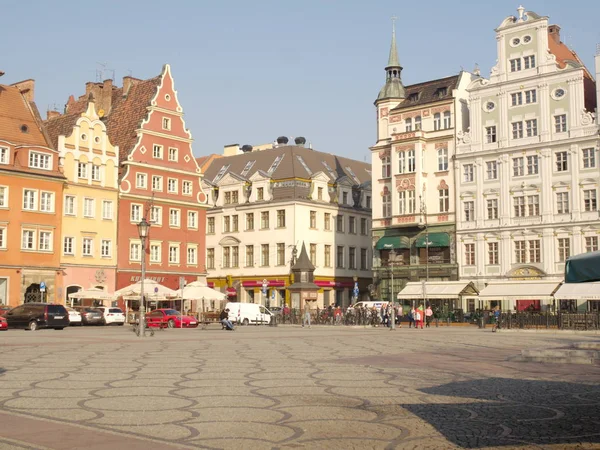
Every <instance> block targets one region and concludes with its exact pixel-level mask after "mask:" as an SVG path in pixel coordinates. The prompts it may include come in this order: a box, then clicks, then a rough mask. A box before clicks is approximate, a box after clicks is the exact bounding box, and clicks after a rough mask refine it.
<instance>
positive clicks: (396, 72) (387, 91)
mask: <svg viewBox="0 0 600 450" xmlns="http://www.w3.org/2000/svg"><path fill="white" fill-rule="evenodd" d="M396 19H397V17H396V16H393V17H392V44H391V45H390V56H389V58H388V63H387V66H386V67H385V72H386V79H385V86H383V88H382V89H381V91H379V95H378V96H377V100H376V101H375V103H377V102H379V101H380V100H388V99H404V98H405V97H406V90H405V89H404V85H403V84H402V78H401V73H402V66H401V65H400V60H399V58H398V48H397V47H396Z"/></svg>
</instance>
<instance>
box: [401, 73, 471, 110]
mask: <svg viewBox="0 0 600 450" xmlns="http://www.w3.org/2000/svg"><path fill="white" fill-rule="evenodd" d="M459 77H460V75H452V76H450V77H446V78H439V79H437V80H430V81H424V82H423V83H417V84H412V85H410V86H406V87H405V90H406V98H405V99H404V100H403V101H402V102H401V103H400V104H399V105H398V106H396V107H395V108H394V109H392V111H397V110H399V109H405V108H410V107H413V106H417V105H424V104H427V103H433V102H439V101H442V100H451V99H452V91H453V90H454V89H456V87H457V86H458V81H459ZM444 88H445V90H444Z"/></svg>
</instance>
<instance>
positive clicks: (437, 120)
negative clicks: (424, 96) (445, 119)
mask: <svg viewBox="0 0 600 450" xmlns="http://www.w3.org/2000/svg"><path fill="white" fill-rule="evenodd" d="M441 128H442V115H441V114H440V113H435V114H434V115H433V129H434V131H437V130H439V129H441Z"/></svg>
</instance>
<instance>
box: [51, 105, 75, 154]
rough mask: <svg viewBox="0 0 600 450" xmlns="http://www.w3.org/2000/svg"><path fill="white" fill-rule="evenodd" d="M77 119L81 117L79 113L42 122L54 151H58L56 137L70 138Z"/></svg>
mask: <svg viewBox="0 0 600 450" xmlns="http://www.w3.org/2000/svg"><path fill="white" fill-rule="evenodd" d="M79 117H81V114H80V113H78V114H64V115H62V116H57V117H53V118H52V119H48V120H46V121H44V127H45V129H46V132H47V133H48V136H49V139H50V142H51V144H52V145H53V146H54V148H55V149H58V137H59V136H70V135H71V133H73V127H74V126H75V123H76V122H77V119H79Z"/></svg>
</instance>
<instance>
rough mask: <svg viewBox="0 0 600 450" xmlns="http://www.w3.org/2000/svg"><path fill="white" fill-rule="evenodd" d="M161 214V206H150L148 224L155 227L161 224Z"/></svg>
mask: <svg viewBox="0 0 600 450" xmlns="http://www.w3.org/2000/svg"><path fill="white" fill-rule="evenodd" d="M162 215H163V208H162V206H152V208H150V224H152V226H155V227H160V226H162ZM157 219H158V220H157Z"/></svg>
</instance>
